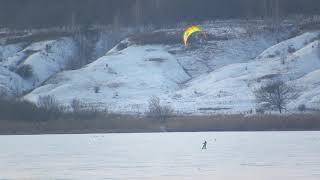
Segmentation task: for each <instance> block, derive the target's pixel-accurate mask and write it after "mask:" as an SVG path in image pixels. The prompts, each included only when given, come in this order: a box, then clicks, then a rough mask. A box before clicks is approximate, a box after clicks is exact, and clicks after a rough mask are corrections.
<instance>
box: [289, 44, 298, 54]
mask: <svg viewBox="0 0 320 180" xmlns="http://www.w3.org/2000/svg"><path fill="white" fill-rule="evenodd" d="M296 51H297V50H296V49H295V48H294V47H293V46H289V47H288V53H290V54H292V53H295V52H296Z"/></svg>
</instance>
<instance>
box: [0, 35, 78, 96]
mask: <svg viewBox="0 0 320 180" xmlns="http://www.w3.org/2000/svg"><path fill="white" fill-rule="evenodd" d="M1 52H2V61H1V62H0V68H1V69H0V91H1V92H3V93H5V94H8V95H20V94H22V93H23V92H25V91H29V90H32V89H33V88H35V87H38V86H39V85H41V84H42V83H43V82H44V81H46V80H47V79H48V78H50V77H51V76H52V75H54V74H56V73H57V72H60V71H62V70H64V69H66V68H67V66H68V65H69V64H68V61H70V60H71V59H72V58H73V57H75V54H76V52H77V47H76V44H75V42H74V40H72V39H71V38H61V39H57V40H51V41H41V42H36V43H32V44H29V45H25V44H23V43H20V44H16V45H7V46H3V47H2V51H1ZM26 69H28V70H26ZM26 71H28V73H26ZM19 72H20V73H19Z"/></svg>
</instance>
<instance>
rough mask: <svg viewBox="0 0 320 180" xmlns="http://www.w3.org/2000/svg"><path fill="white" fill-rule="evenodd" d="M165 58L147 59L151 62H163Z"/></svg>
mask: <svg viewBox="0 0 320 180" xmlns="http://www.w3.org/2000/svg"><path fill="white" fill-rule="evenodd" d="M165 60H166V59H163V58H150V59H148V61H151V62H160V63H161V62H164V61H165Z"/></svg>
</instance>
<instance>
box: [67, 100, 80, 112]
mask: <svg viewBox="0 0 320 180" xmlns="http://www.w3.org/2000/svg"><path fill="white" fill-rule="evenodd" d="M70 106H71V108H72V110H73V112H74V113H78V112H80V111H81V110H82V106H83V105H82V102H81V101H80V100H78V99H73V100H72V101H71V104H70Z"/></svg>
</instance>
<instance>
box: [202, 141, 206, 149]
mask: <svg viewBox="0 0 320 180" xmlns="http://www.w3.org/2000/svg"><path fill="white" fill-rule="evenodd" d="M202 144H203V146H202V149H207V141H204V143H202Z"/></svg>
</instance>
